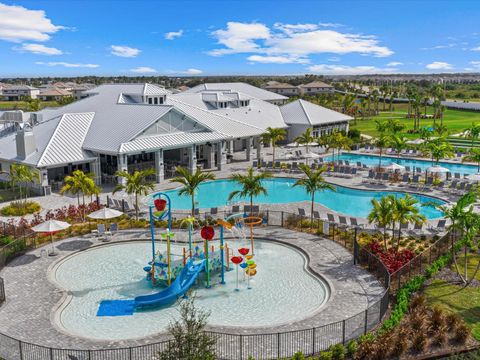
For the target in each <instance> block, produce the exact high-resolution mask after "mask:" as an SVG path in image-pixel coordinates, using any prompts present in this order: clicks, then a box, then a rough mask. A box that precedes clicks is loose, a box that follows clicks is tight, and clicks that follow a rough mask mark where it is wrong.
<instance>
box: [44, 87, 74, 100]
mask: <svg viewBox="0 0 480 360" xmlns="http://www.w3.org/2000/svg"><path fill="white" fill-rule="evenodd" d="M72 95H73V94H72V92H70V91H68V90H64V89H61V88H56V87H54V88H50V89H46V90H44V91H41V92H40V94H39V95H38V98H39V99H40V100H43V101H60V100H61V99H62V98H64V97H68V96H72Z"/></svg>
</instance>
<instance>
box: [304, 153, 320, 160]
mask: <svg viewBox="0 0 480 360" xmlns="http://www.w3.org/2000/svg"><path fill="white" fill-rule="evenodd" d="M303 157H304V158H305V159H318V158H319V157H321V156H320V155H318V154H315V153H313V152H308V153H306V154H305V155H304V156H303Z"/></svg>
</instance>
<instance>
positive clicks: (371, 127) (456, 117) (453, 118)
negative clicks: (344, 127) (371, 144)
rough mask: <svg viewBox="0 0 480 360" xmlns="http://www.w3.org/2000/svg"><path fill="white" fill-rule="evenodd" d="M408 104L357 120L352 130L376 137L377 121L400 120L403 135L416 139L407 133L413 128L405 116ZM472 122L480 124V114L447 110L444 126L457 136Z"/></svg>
mask: <svg viewBox="0 0 480 360" xmlns="http://www.w3.org/2000/svg"><path fill="white" fill-rule="evenodd" d="M406 106H407V105H406V104H395V110H394V111H392V112H389V111H385V112H383V111H380V114H379V115H376V116H374V117H372V118H370V119H365V120H362V119H361V118H358V119H357V122H356V124H355V122H353V121H352V122H351V128H352V129H358V130H360V131H361V132H362V133H363V134H366V135H370V136H376V135H377V131H376V129H375V120H387V119H398V120H399V121H400V122H402V123H403V124H405V133H404V134H403V135H404V136H405V137H408V138H415V137H417V136H416V135H412V134H407V133H406V131H407V130H409V129H412V128H413V119H407V118H406V117H405V116H406V114H407V110H406ZM381 109H382V104H380V110H381ZM427 113H431V109H428V110H427ZM437 121H438V120H437ZM472 122H480V112H471V111H461V110H448V109H447V110H445V114H444V119H443V124H444V125H445V126H447V127H448V129H449V132H450V133H451V134H457V133H460V132H462V131H463V130H465V129H466V128H467V127H469V126H470V125H471V124H472ZM432 125H433V120H432V119H421V120H420V126H432Z"/></svg>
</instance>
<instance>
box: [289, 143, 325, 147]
mask: <svg viewBox="0 0 480 360" xmlns="http://www.w3.org/2000/svg"><path fill="white" fill-rule="evenodd" d="M285 146H286V147H289V148H294V147H299V146H318V143H316V142H311V143H308V144H299V143H297V142H292V143H289V144H287V145H285Z"/></svg>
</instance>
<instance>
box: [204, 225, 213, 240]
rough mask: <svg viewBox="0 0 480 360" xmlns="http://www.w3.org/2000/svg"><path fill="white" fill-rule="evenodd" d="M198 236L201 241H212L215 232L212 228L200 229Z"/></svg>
mask: <svg viewBox="0 0 480 360" xmlns="http://www.w3.org/2000/svg"><path fill="white" fill-rule="evenodd" d="M200 236H201V237H202V239H203V240H207V241H209V240H212V239H213V237H214V236H215V230H214V229H213V226H204V227H202V230H201V231H200Z"/></svg>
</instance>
